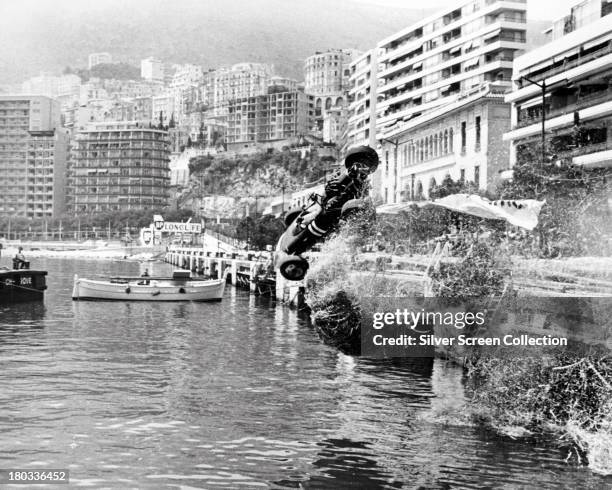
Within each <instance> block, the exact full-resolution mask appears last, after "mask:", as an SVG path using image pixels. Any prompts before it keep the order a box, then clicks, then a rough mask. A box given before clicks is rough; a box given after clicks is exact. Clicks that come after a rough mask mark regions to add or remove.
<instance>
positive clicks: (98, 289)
mask: <svg viewBox="0 0 612 490" xmlns="http://www.w3.org/2000/svg"><path fill="white" fill-rule="evenodd" d="M226 279H227V273H226V274H223V277H222V278H219V279H195V278H192V277H190V275H189V272H188V271H175V272H174V274H173V275H172V277H149V276H147V277H129V276H128V277H111V278H110V279H109V280H94V279H84V278H80V277H78V276H77V275H75V276H74V287H73V289H72V299H73V300H113V301H221V300H222V299H223V291H224V290H225V284H226Z"/></svg>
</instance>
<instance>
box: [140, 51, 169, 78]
mask: <svg viewBox="0 0 612 490" xmlns="http://www.w3.org/2000/svg"><path fill="white" fill-rule="evenodd" d="M140 76H141V77H142V78H144V79H145V80H148V81H151V82H163V81H164V64H163V63H162V62H161V60H158V59H157V58H153V57H149V58H146V59H144V60H141V61H140Z"/></svg>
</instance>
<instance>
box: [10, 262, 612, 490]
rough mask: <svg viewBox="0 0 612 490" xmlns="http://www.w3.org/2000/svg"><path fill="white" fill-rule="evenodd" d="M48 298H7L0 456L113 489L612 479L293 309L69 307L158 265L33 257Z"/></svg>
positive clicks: (240, 297) (603, 483) (231, 302)
mask: <svg viewBox="0 0 612 490" xmlns="http://www.w3.org/2000/svg"><path fill="white" fill-rule="evenodd" d="M36 267H41V268H45V269H47V270H48V271H49V276H48V285H49V290H48V291H47V294H46V298H45V301H44V303H30V304H21V305H13V306H10V307H7V306H5V305H3V306H0V468H3V469H7V468H21V469H33V468H37V469H46V468H54V469H57V468H66V469H69V470H70V479H71V484H72V486H75V487H77V486H83V487H93V488H98V487H105V488H181V489H189V488H313V489H321V488H329V489H339V488H451V487H461V488H483V487H486V488H491V487H504V488H536V487H539V488H609V486H610V485H611V484H612V479H610V478H608V479H606V478H604V477H600V476H597V475H594V474H593V473H591V472H590V470H589V469H588V468H584V467H577V466H573V465H568V464H566V463H565V462H564V459H565V458H566V456H567V451H566V450H561V449H558V448H556V447H555V446H554V445H553V444H551V443H547V442H546V441H541V440H540V441H530V440H525V439H519V440H513V439H510V438H500V437H498V436H496V435H494V434H492V433H490V432H488V431H486V430H483V429H480V428H477V427H474V426H472V425H468V424H464V423H461V422H460V420H462V418H461V417H455V416H453V414H455V413H456V412H457V411H458V410H460V407H461V404H462V402H463V401H464V400H465V388H464V379H463V372H462V370H461V369H459V368H457V367H454V366H452V365H447V364H445V363H444V362H442V361H437V360H436V361H434V362H431V361H427V360H418V361H415V362H410V361H406V360H404V361H402V362H393V363H391V362H388V361H385V362H382V361H374V360H366V359H356V358H352V357H348V356H344V355H342V354H339V353H338V352H337V351H335V350H333V349H331V348H329V347H327V346H325V345H324V344H322V343H321V342H320V341H319V339H318V338H317V335H316V333H315V332H314V331H313V330H312V329H311V328H310V327H309V325H308V324H307V322H306V321H305V319H303V318H299V317H298V315H297V314H296V312H295V311H293V310H289V309H287V308H284V307H282V306H280V305H275V304H274V303H273V302H270V301H269V300H267V299H265V298H256V297H254V296H249V294H248V293H246V292H243V291H239V290H235V289H233V288H227V290H226V296H225V299H224V301H223V302H222V303H214V304H207V303H167V304H162V303H108V302H85V301H84V302H72V301H71V298H70V293H71V287H72V277H73V275H74V274H75V273H78V274H79V275H83V276H84V277H93V276H96V275H109V274H129V275H134V274H139V273H140V272H142V271H143V270H144V268H145V267H147V268H149V272H150V273H151V274H152V275H158V274H163V273H166V272H168V271H169V266H167V265H165V264H161V263H159V264H158V263H155V264H139V263H135V262H120V261H116V262H102V261H100V262H95V261H93V262H92V261H72V260H71V261H67V260H61V259H47V260H42V259H41V260H37V264H36Z"/></svg>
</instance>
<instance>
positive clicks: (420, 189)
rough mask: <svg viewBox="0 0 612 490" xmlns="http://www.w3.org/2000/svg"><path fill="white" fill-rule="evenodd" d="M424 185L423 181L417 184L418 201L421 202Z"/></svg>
mask: <svg viewBox="0 0 612 490" xmlns="http://www.w3.org/2000/svg"><path fill="white" fill-rule="evenodd" d="M423 197H424V196H423V184H422V183H421V181H420V180H419V181H418V182H417V188H416V199H417V200H420V199H423Z"/></svg>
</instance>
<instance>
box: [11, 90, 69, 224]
mask: <svg viewBox="0 0 612 490" xmlns="http://www.w3.org/2000/svg"><path fill="white" fill-rule="evenodd" d="M67 147H68V136H67V133H66V131H64V130H63V129H61V125H60V109H59V103H58V102H57V101H56V100H53V99H51V98H49V97H43V96H17V95H16V96H8V95H7V96H0V196H2V198H1V199H0V216H9V217H12V216H15V217H24V218H51V217H54V216H59V215H60V214H61V213H62V212H63V211H64V202H65V197H66V196H65V174H66V159H67V155H66V153H67Z"/></svg>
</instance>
